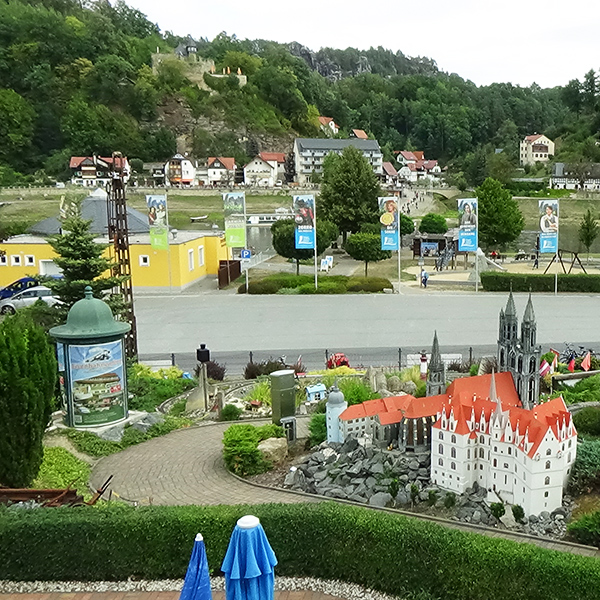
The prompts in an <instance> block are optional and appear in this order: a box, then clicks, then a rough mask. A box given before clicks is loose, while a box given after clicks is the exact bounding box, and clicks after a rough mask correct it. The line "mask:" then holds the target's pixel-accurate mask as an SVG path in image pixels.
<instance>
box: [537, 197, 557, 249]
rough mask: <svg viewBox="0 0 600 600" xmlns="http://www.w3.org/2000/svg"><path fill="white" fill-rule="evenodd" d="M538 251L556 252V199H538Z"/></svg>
mask: <svg viewBox="0 0 600 600" xmlns="http://www.w3.org/2000/svg"><path fill="white" fill-rule="evenodd" d="M539 210H540V248H539V250H540V253H545V254H556V253H557V252H558V200H540V201H539Z"/></svg>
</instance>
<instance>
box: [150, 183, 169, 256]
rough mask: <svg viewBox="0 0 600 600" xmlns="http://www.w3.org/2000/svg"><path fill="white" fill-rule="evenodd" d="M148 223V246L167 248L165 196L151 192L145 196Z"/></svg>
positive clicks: (158, 248)
mask: <svg viewBox="0 0 600 600" xmlns="http://www.w3.org/2000/svg"><path fill="white" fill-rule="evenodd" d="M146 207H147V209H148V225H149V227H150V246H151V247H152V248H153V249H154V250H168V249H169V219H168V215H167V196H166V195H164V194H160V195H157V194H151V195H147V196H146Z"/></svg>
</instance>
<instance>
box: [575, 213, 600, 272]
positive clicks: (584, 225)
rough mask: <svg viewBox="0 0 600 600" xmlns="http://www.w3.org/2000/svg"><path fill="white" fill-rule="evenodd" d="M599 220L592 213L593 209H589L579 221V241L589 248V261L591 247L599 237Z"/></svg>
mask: <svg viewBox="0 0 600 600" xmlns="http://www.w3.org/2000/svg"><path fill="white" fill-rule="evenodd" d="M598 233H600V231H599V230H598V221H597V220H596V218H595V217H594V215H593V214H592V211H591V209H589V208H588V209H587V210H586V212H585V214H584V215H583V217H582V219H581V222H580V223H579V241H580V242H581V243H582V244H583V245H584V246H585V249H586V250H587V262H590V248H591V247H592V244H593V243H594V241H595V240H596V238H597V237H598Z"/></svg>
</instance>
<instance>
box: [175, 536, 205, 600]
mask: <svg viewBox="0 0 600 600" xmlns="http://www.w3.org/2000/svg"><path fill="white" fill-rule="evenodd" d="M179 600H212V592H211V591H210V576H209V575H208V561H207V560H206V548H205V547H204V540H203V538H202V535H201V534H200V533H199V534H198V535H197V536H196V540H195V541H194V548H193V550H192V557H191V558H190V564H189V565H188V568H187V573H186V574H185V580H184V582H183V589H182V590H181V595H180V596H179Z"/></svg>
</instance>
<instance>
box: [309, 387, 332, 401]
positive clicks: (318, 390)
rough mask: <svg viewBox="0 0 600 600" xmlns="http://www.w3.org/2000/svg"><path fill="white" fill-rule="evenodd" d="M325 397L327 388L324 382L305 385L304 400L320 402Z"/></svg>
mask: <svg viewBox="0 0 600 600" xmlns="http://www.w3.org/2000/svg"><path fill="white" fill-rule="evenodd" d="M326 398H327V388H326V387H325V384H324V383H315V384H314V385H307V386H306V401H307V402H320V401H321V400H325V399H326Z"/></svg>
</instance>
